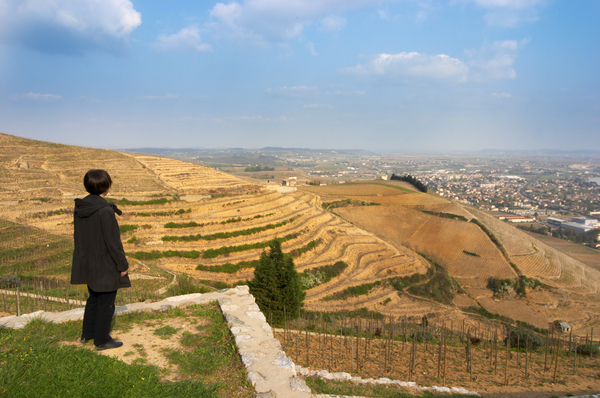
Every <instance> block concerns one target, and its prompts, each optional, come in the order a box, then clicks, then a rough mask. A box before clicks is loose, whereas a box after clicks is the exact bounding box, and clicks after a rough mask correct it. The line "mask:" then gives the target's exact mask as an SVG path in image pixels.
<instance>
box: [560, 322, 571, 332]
mask: <svg viewBox="0 0 600 398" xmlns="http://www.w3.org/2000/svg"><path fill="white" fill-rule="evenodd" d="M559 326H560V330H561V331H563V332H570V331H571V325H569V324H568V323H567V322H561V323H560V325H559Z"/></svg>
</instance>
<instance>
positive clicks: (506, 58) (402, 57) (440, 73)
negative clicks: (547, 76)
mask: <svg viewBox="0 0 600 398" xmlns="http://www.w3.org/2000/svg"><path fill="white" fill-rule="evenodd" d="M528 42H529V40H527V39H525V40H520V41H517V40H503V41H495V42H493V43H492V44H485V45H484V46H482V47H481V48H480V49H479V50H467V51H465V55H466V57H467V58H468V60H467V61H461V60H459V59H457V58H452V57H450V56H448V55H445V54H438V55H428V54H423V53H417V52H411V53H406V52H402V53H399V54H378V55H376V56H374V57H372V58H371V61H370V62H367V63H365V64H358V65H356V66H354V67H350V68H343V69H340V71H341V72H346V73H351V74H355V75H364V76H373V77H378V78H383V79H392V80H393V79H400V80H402V79H407V78H423V79H436V80H447V81H455V82H466V81H489V80H499V79H514V78H516V77H517V72H516V71H515V70H514V68H513V65H514V62H515V60H516V58H517V55H518V52H519V50H520V49H521V48H522V47H523V46H524V45H525V44H527V43H528Z"/></svg>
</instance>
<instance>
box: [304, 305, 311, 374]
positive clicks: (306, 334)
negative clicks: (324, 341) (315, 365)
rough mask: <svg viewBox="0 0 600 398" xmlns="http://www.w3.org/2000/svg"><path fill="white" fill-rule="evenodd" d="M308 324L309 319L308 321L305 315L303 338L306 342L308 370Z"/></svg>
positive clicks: (307, 364) (307, 365)
mask: <svg viewBox="0 0 600 398" xmlns="http://www.w3.org/2000/svg"><path fill="white" fill-rule="evenodd" d="M309 324H310V319H309V315H308V314H307V315H306V322H305V326H304V337H305V340H306V367H307V368H308V367H309V365H310V358H309V350H308V325H309Z"/></svg>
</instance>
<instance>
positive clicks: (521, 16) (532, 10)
mask: <svg viewBox="0 0 600 398" xmlns="http://www.w3.org/2000/svg"><path fill="white" fill-rule="evenodd" d="M459 2H463V3H464V2H472V3H474V4H475V5H476V6H478V7H480V8H483V9H486V10H488V12H487V13H486V14H485V15H484V17H483V18H484V20H485V21H486V22H487V23H488V24H489V25H496V26H502V27H507V28H510V27H514V26H517V25H518V24H519V23H520V22H521V21H528V22H534V21H536V20H537V19H538V14H539V9H540V8H541V7H542V6H543V5H545V4H546V3H547V0H462V1H459Z"/></svg>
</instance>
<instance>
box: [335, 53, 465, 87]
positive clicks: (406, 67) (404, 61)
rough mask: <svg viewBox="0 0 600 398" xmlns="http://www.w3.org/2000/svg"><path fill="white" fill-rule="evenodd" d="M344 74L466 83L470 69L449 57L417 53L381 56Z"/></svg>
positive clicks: (347, 69)
mask: <svg viewBox="0 0 600 398" xmlns="http://www.w3.org/2000/svg"><path fill="white" fill-rule="evenodd" d="M341 71H343V72H347V73H352V74H357V75H369V76H381V77H388V78H406V77H422V78H433V79H439V80H452V81H461V82H462V81H465V80H466V79H467V73H468V71H469V68H468V67H467V66H466V65H465V64H464V63H463V62H462V61H460V60H458V59H456V58H452V57H450V56H448V55H444V54H439V55H428V54H422V53H417V52H411V53H407V52H401V53H399V54H379V55H377V56H375V57H373V58H372V59H371V61H370V62H368V63H366V64H359V65H357V66H355V67H351V68H344V69H341Z"/></svg>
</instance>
